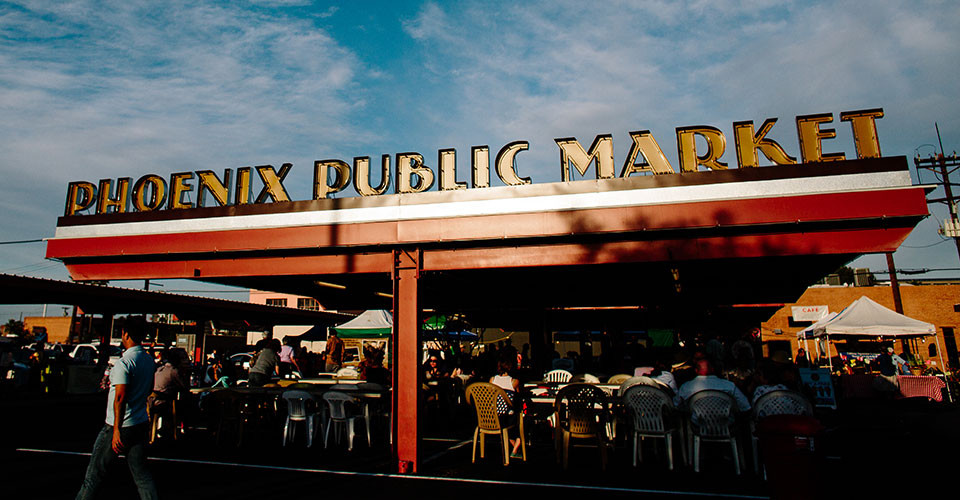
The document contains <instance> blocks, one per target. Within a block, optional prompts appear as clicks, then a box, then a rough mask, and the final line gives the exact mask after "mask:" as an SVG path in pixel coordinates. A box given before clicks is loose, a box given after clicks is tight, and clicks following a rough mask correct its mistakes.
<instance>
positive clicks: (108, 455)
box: [77, 422, 159, 500]
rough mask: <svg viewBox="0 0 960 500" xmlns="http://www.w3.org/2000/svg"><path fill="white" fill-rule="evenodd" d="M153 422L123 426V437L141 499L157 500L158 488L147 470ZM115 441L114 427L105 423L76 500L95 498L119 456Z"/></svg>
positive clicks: (125, 452)
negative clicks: (113, 442)
mask: <svg viewBox="0 0 960 500" xmlns="http://www.w3.org/2000/svg"><path fill="white" fill-rule="evenodd" d="M149 431H150V423H149V422H144V423H142V424H137V425H133V426H130V427H123V428H122V429H120V439H121V440H122V441H123V450H124V454H125V455H126V456H127V466H128V467H129V468H130V474H131V475H132V476H133V482H134V483H136V485H137V491H138V492H139V493H140V498H141V499H155V498H159V497H158V496H157V487H156V485H155V484H154V483H153V476H151V475H150V471H148V470H147V450H146V443H147V439H148V437H149ZM112 441H113V426H112V425H104V426H103V429H101V430H100V434H98V435H97V440H96V441H95V442H94V443H93V453H92V454H91V455H90V465H89V466H87V475H86V476H85V477H84V478H83V486H81V487H80V492H79V493H77V500H84V499H88V498H94V497H95V496H96V494H97V489H98V488H99V487H100V482H101V481H103V478H104V476H106V473H107V468H108V467H109V466H110V464H111V463H113V461H114V460H116V459H117V454H116V453H114V452H113V448H111V444H112Z"/></svg>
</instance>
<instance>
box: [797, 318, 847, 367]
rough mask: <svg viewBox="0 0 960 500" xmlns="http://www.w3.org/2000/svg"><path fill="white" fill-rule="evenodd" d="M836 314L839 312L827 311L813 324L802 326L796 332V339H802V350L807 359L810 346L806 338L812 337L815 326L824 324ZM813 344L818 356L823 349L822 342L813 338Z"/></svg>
mask: <svg viewBox="0 0 960 500" xmlns="http://www.w3.org/2000/svg"><path fill="white" fill-rule="evenodd" d="M838 314H840V313H835V312H832V313H827V315H826V316H824V317H822V318H820V319H818V320H817V321H816V323H814V324H812V325H810V326H808V327H806V328H804V329H803V330H800V331H799V332H797V339H798V340H800V339H803V350H804V351H806V353H807V359H808V360H809V359H810V346H809V345H808V344H807V340H809V339H811V338H814V335H813V332H814V330H816V329H817V328H819V327H821V326H823V325H824V324H826V323H827V322H828V321H830V320H832V319H833V318H836V317H837V315H838ZM814 345H815V346H816V347H817V356H818V357H819V356H820V352H821V351H822V350H823V349H822V346H823V342H822V340H818V339H815V341H814Z"/></svg>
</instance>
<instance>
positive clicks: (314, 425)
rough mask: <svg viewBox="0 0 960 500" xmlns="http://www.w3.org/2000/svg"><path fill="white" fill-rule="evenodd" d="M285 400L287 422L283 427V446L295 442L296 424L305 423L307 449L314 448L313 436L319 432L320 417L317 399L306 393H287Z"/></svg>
mask: <svg viewBox="0 0 960 500" xmlns="http://www.w3.org/2000/svg"><path fill="white" fill-rule="evenodd" d="M283 399H284V401H286V402H287V421H286V423H285V424H284V426H283V445H284V446H286V445H287V443H288V442H292V441H293V440H294V435H295V432H296V423H297V422H303V423H304V424H306V427H307V448H309V447H311V446H313V436H314V435H315V434H316V433H317V432H318V431H319V427H320V415H319V414H318V413H317V408H316V398H314V397H313V395H312V394H310V393H309V392H306V391H286V392H284V393H283Z"/></svg>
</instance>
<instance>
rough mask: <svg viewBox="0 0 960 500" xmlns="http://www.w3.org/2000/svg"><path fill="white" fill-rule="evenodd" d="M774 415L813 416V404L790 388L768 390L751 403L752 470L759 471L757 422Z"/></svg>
mask: <svg viewBox="0 0 960 500" xmlns="http://www.w3.org/2000/svg"><path fill="white" fill-rule="evenodd" d="M774 415H805V416H808V417H812V416H813V405H812V404H810V401H809V400H807V398H806V397H804V396H803V394H800V393H799V392H796V391H790V390H776V391H770V392H768V393H766V394H764V395H763V396H760V398H759V399H757V402H756V403H754V405H753V420H752V421H751V422H750V438H751V441H752V442H753V471H754V472H755V473H757V474H759V473H760V454H759V446H758V444H759V439H758V438H757V432H756V431H757V423H758V422H760V420H762V419H764V418H766V417H771V416H774Z"/></svg>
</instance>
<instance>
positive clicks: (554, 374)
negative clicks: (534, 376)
mask: <svg viewBox="0 0 960 500" xmlns="http://www.w3.org/2000/svg"><path fill="white" fill-rule="evenodd" d="M571 378H573V374H572V373H570V372H568V371H566V370H550V371H548V372H547V373H546V375H544V376H543V381H544V382H550V383H556V384H566V383H567V382H569V381H570V379H571Z"/></svg>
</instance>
